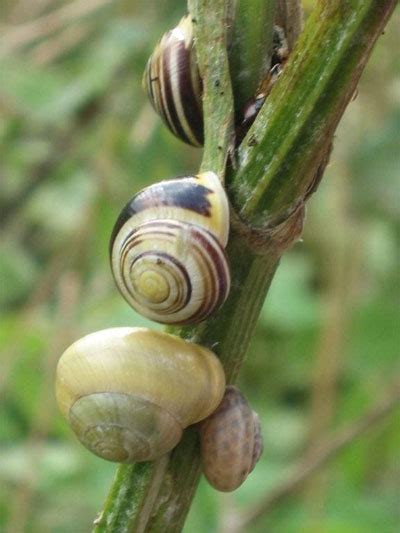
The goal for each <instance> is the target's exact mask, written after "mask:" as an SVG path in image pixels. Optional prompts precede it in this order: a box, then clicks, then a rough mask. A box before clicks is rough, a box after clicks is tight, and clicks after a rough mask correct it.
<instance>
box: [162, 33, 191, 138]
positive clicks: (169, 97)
mask: <svg viewBox="0 0 400 533" xmlns="http://www.w3.org/2000/svg"><path fill="white" fill-rule="evenodd" d="M171 54H175V55H176V56H177V58H176V60H177V64H178V68H177V69H176V70H175V71H173V70H172V69H171V62H172V58H171ZM188 62H189V52H188V50H187V49H186V48H185V47H184V46H182V44H181V43H178V44H177V45H176V46H175V49H172V46H169V47H165V49H164V50H163V54H162V70H161V76H162V80H163V82H164V90H165V93H164V94H165V100H164V101H163V102H162V104H163V107H164V108H165V109H167V110H168V114H169V117H170V120H169V121H168V123H169V126H170V129H171V130H172V131H173V133H175V135H176V136H177V137H179V138H180V139H182V140H183V141H184V142H186V143H188V144H193V143H192V142H191V140H190V139H189V137H188V136H187V134H186V132H185V130H184V128H183V127H182V125H181V121H180V119H179V116H178V112H177V109H176V104H175V101H174V96H173V90H172V83H173V80H174V76H176V77H177V78H178V79H177V81H176V83H177V85H178V87H179V84H180V79H179V74H180V73H179V65H180V64H182V65H185V63H186V64H188Z"/></svg>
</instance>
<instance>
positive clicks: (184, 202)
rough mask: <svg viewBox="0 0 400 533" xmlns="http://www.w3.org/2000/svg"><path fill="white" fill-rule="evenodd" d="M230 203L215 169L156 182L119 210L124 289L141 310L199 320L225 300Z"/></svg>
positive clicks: (119, 277)
mask: <svg viewBox="0 0 400 533" xmlns="http://www.w3.org/2000/svg"><path fill="white" fill-rule="evenodd" d="M228 233H229V205H228V199H227V196H226V193H225V191H224V188H223V186H222V184H221V182H220V180H219V178H218V176H217V175H216V174H215V173H214V172H204V173H202V174H199V175H197V176H185V177H182V178H180V179H173V180H166V181H162V182H160V183H155V184H154V185H151V186H150V187H147V188H145V189H143V190H142V191H140V192H139V193H137V194H136V195H135V196H134V197H133V198H132V199H131V200H130V201H129V202H128V204H127V205H126V206H125V208H124V209H123V210H122V212H121V214H120V216H119V217H118V219H117V221H116V223H115V226H114V229H113V232H112V236H111V241H110V259H111V269H112V273H113V276H114V279H115V282H116V285H117V287H118V289H119V290H120V292H121V294H122V295H123V297H124V298H125V299H126V300H127V302H128V303H129V304H130V305H131V306H132V307H133V308H134V309H135V310H136V311H137V312H138V313H140V314H142V315H143V316H146V317H147V318H150V319H151V320H155V321H157V322H161V323H163V324H195V323H198V322H201V321H202V320H204V319H205V318H207V317H208V316H209V315H210V314H211V313H212V312H214V311H216V310H217V309H218V308H219V307H220V306H221V305H222V304H223V303H224V301H225V300H226V298H227V296H228V293H229V289H230V273H229V265H228V261H227V258H226V255H225V251H224V246H225V245H226V243H227V240H228Z"/></svg>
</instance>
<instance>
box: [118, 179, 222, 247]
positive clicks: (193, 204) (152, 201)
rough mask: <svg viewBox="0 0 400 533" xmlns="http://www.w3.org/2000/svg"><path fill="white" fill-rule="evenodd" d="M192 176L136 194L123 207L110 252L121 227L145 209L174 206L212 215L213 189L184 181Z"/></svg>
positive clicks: (206, 215)
mask: <svg viewBox="0 0 400 533" xmlns="http://www.w3.org/2000/svg"><path fill="white" fill-rule="evenodd" d="M191 177H193V178H195V176H178V177H177V178H176V179H175V180H166V181H163V182H160V183H155V184H154V185H150V186H149V187H146V188H145V189H143V190H141V191H140V192H138V193H137V194H135V195H134V196H133V197H132V198H131V199H130V200H129V202H128V203H127V204H126V205H125V207H124V208H123V209H122V211H121V213H120V215H119V216H118V218H117V221H116V222H115V224H114V228H113V230H112V233H111V238H110V254H111V253H112V247H113V245H114V241H115V239H116V237H117V235H118V233H119V231H120V229H121V228H122V227H123V226H124V225H125V223H126V222H127V221H128V220H129V219H130V218H131V217H133V216H134V215H135V214H137V213H140V212H141V211H144V210H145V209H153V208H155V207H157V206H160V205H162V206H173V207H181V208H182V209H187V210H189V211H193V212H194V213H198V214H199V215H203V216H205V217H211V211H210V209H211V203H210V201H209V199H208V196H209V195H210V194H212V193H213V191H212V190H211V189H209V188H207V187H205V186H204V185H200V184H197V183H195V182H192V181H191V182H185V181H183V180H184V179H185V178H191ZM156 216H157V215H156V213H155V217H156Z"/></svg>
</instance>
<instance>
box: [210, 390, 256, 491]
mask: <svg viewBox="0 0 400 533" xmlns="http://www.w3.org/2000/svg"><path fill="white" fill-rule="evenodd" d="M200 450H201V457H202V463H203V471H204V474H205V476H206V478H207V480H208V482H209V483H210V485H212V486H213V487H214V488H216V489H217V490H220V491H223V492H230V491H232V490H235V489H237V488H238V487H239V486H240V485H241V484H242V483H243V482H244V480H245V479H246V478H247V476H248V475H249V473H250V472H251V471H252V470H253V468H254V467H255V465H256V463H257V461H258V459H259V458H260V456H261V454H262V451H263V444H262V435H261V427H260V422H259V419H258V415H257V414H256V413H255V412H254V411H252V410H251V408H250V406H249V404H248V403H247V400H246V399H245V398H244V396H243V395H242V394H241V392H240V391H239V389H237V388H236V387H234V386H229V387H227V388H226V392H225V395H224V397H223V399H222V401H221V403H220V404H219V406H218V407H217V409H216V410H215V411H214V412H213V413H212V414H211V415H210V416H209V417H208V418H206V419H205V420H203V422H201V423H200Z"/></svg>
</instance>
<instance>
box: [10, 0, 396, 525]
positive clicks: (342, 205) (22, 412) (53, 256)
mask: <svg viewBox="0 0 400 533" xmlns="http://www.w3.org/2000/svg"><path fill="white" fill-rule="evenodd" d="M305 4H306V8H307V9H308V10H310V9H312V5H313V2H312V1H308V2H305ZM0 9H1V21H0V45H1V51H0V72H1V80H0V113H1V120H0V146H1V155H0V159H1V181H0V195H1V200H0V220H1V250H0V252H1V261H0V279H1V287H0V306H1V311H2V318H1V324H0V338H1V352H0V398H1V403H0V444H1V447H0V486H1V491H0V531H7V532H12V533H15V532H19V531H27V532H54V531H56V532H60V533H61V532H84V531H89V530H90V526H91V523H92V520H93V519H94V517H95V515H96V513H97V512H98V511H99V510H100V508H101V506H102V502H103V500H104V497H105V495H106V493H107V490H108V488H109V486H110V483H111V480H112V478H113V474H114V471H115V466H114V465H113V464H111V463H106V462H105V461H102V460H100V459H97V458H96V457H94V456H92V455H91V454H90V453H89V452H87V451H86V450H85V449H83V448H82V447H81V446H80V445H79V444H78V443H77V441H76V440H75V439H74V437H73V435H72V434H71V431H70V430H69V429H68V427H67V425H66V423H65V422H64V420H63V419H62V418H61V416H60V415H59V414H58V411H57V408H56V406H55V400H54V394H53V377H54V369H55V365H56V363H57V360H58V358H59V356H60V355H61V353H62V352H63V350H64V349H65V348H66V347H67V346H68V345H69V344H70V343H71V342H72V341H74V340H76V339H78V338H79V337H81V336H83V335H84V334H86V333H89V332H92V331H95V330H99V329H103V328H107V327H111V326H126V325H144V324H146V325H149V326H150V327H157V326H155V325H154V324H150V323H148V322H146V321H145V320H144V319H143V318H141V317H140V316H138V315H136V314H135V313H134V312H133V311H132V310H131V309H130V308H129V307H128V305H127V304H126V303H125V301H124V300H123V299H122V298H121V297H120V296H119V293H118V292H117V290H116V288H115V286H114V284H113V281H112V278H111V274H110V270H109V265H108V249H107V248H108V239H109V235H110V231H111V228H112V226H113V223H114V221H115V218H116V216H117V215H118V213H119V211H120V209H121V207H122V206H123V205H124V204H125V202H126V201H127V200H128V199H129V198H130V197H131V196H132V194H133V193H134V192H135V191H137V190H139V189H140V188H142V187H143V186H144V185H146V184H149V183H152V182H154V181H158V180H160V179H163V178H168V177H173V176H175V175H179V174H184V173H188V172H194V171H196V169H197V167H198V164H199V160H200V156H201V151H198V150H196V149H192V148H189V147H187V146H185V145H183V144H181V143H180V142H179V141H178V140H176V139H175V138H174V137H172V135H171V134H170V133H169V132H168V131H167V130H166V129H165V128H164V127H163V125H162V124H161V122H160V120H159V119H158V118H157V117H156V115H155V114H154V113H153V111H152V109H151V108H150V106H149V104H148V103H147V101H146V99H145V96H144V93H143V91H142V87H141V75H142V71H143V68H144V65H145V62H146V59H147V57H148V56H149V54H150V52H151V50H152V48H153V47H154V45H155V43H156V41H157V40H158V38H159V37H160V36H161V34H162V33H163V32H164V31H166V30H167V29H169V28H170V27H172V26H173V25H174V23H175V22H176V21H178V20H179V18H180V17H181V16H182V14H183V13H184V12H185V10H186V4H185V2H184V1H182V0H180V1H177V0H168V1H167V0H164V1H162V2H155V1H154V2H151V1H149V0H146V1H144V0H129V1H124V0H121V1H110V0H74V1H71V2H65V1H62V0H17V1H13V0H1V7H0ZM399 22H400V17H399V13H398V12H397V14H395V16H394V18H393V19H392V20H391V22H390V23H389V25H388V27H387V30H386V32H385V34H384V35H383V36H382V37H381V39H380V40H379V42H378V45H377V46H376V48H375V50H374V53H373V55H372V58H371V61H370V63H369V65H368V67H367V69H366V71H365V73H364V75H363V77H362V80H361V83H360V85H359V89H358V93H357V95H356V97H355V98H354V100H353V101H352V102H351V103H350V105H349V107H348V110H347V111H346V114H345V117H344V119H343V121H342V123H341V125H340V127H339V129H338V131H337V134H336V139H335V147H334V152H333V154H332V157H331V162H330V165H329V167H328V169H327V172H326V175H325V177H324V180H323V182H322V185H321V186H320V188H319V190H318V193H317V194H316V195H314V196H313V198H312V199H311V201H310V202H309V209H308V216H307V220H306V225H305V231H304V235H303V241H302V242H301V243H298V244H296V246H294V248H293V249H292V250H290V252H288V253H287V254H286V255H285V257H284V258H283V260H282V262H281V265H280V268H279V270H278V272H277V275H276V278H275V280H274V282H273V286H272V288H271V291H270V294H269V298H268V302H267V303H266V305H265V307H264V309H263V311H262V315H261V317H260V320H259V324H258V328H257V334H256V336H255V337H254V340H253V343H252V346H251V349H250V351H249V354H248V358H247V361H246V364H245V365H244V367H243V370H242V373H241V378H240V385H241V387H242V389H243V391H244V392H245V394H246V395H247V396H248V397H249V399H250V400H251V403H252V405H253V407H254V408H255V409H256V410H257V411H258V412H259V414H260V417H261V420H262V424H263V432H264V440H265V452H264V455H263V457H262V460H261V461H260V463H259V465H258V466H257V468H256V469H255V471H254V472H253V473H252V474H251V476H250V477H249V478H248V480H247V481H246V483H245V484H244V486H243V487H242V488H240V489H239V490H238V491H236V492H235V493H233V494H228V495H226V494H219V493H217V492H215V491H214V490H213V489H211V488H210V487H209V486H208V485H207V484H206V482H204V481H202V482H201V484H200V488H199V491H198V494H197V497H196V500H195V502H194V505H193V508H192V510H191V512H190V515H189V518H188V521H187V526H186V528H185V531H187V532H189V531H190V532H199V533H201V532H209V531H219V532H229V531H230V524H232V523H233V522H232V521H234V519H235V514H236V513H237V512H238V511H239V510H242V509H243V510H244V509H246V508H248V506H249V505H250V504H251V503H254V502H256V501H258V499H259V498H260V497H261V496H262V495H264V494H266V493H267V492H268V491H269V490H271V489H272V488H273V487H274V486H276V484H277V483H279V482H280V481H281V480H283V479H286V477H287V475H289V474H290V472H291V469H292V467H293V465H295V464H297V462H298V461H299V460H300V458H302V457H310V456H311V457H312V455H313V453H315V450H316V447H317V446H318V444H319V443H320V441H321V439H323V438H324V437H326V435H327V434H330V432H331V431H333V430H335V429H336V428H340V427H342V426H343V425H344V424H347V423H351V422H352V421H353V420H355V419H357V418H358V417H359V416H361V415H362V413H364V412H365V411H366V410H367V409H368V408H369V407H370V406H371V405H373V404H374V403H375V402H376V401H377V399H379V398H380V397H382V396H383V395H384V393H385V392H386V391H387V390H389V388H390V385H391V384H392V383H393V381H394V379H395V377H396V375H397V376H399V374H400V372H399V370H400V367H399V359H398V353H399V344H400V342H399V341H400V333H399V329H400V328H399V270H398V267H399V262H398V251H399V248H398V241H397V237H398V230H399V209H400V198H399V185H398V182H397V183H396V181H395V180H396V178H398V174H399V167H400V165H399V163H400V159H399V144H398V142H397V143H396V140H397V141H398V134H399V115H400V111H399V101H400V77H399V55H398V53H397V52H396V50H398V40H397V39H398V35H397V34H398V31H397V33H396V25H397V28H398V24H399ZM396 135H397V139H396ZM399 454H400V416H399V412H397V413H395V414H394V415H392V416H390V417H388V418H387V419H386V420H385V421H384V422H383V423H381V424H380V425H379V426H377V427H376V428H374V429H372V430H371V431H370V432H369V433H368V434H367V435H365V436H363V437H361V438H360V439H358V440H357V441H355V442H354V443H352V444H351V446H349V447H348V448H346V450H345V451H344V452H343V453H341V454H340V455H339V456H338V458H337V459H335V460H333V461H332V462H330V463H329V465H328V466H327V467H326V468H325V469H324V470H323V471H322V472H321V473H319V474H318V475H317V476H314V477H313V478H312V480H310V481H309V482H308V483H307V484H306V486H305V487H304V488H303V489H302V490H299V491H297V492H296V494H295V495H294V496H293V497H291V498H287V499H285V500H283V501H282V502H281V503H280V504H279V505H278V506H276V507H275V508H274V509H273V510H272V511H271V512H269V514H268V515H266V516H265V518H264V519H263V520H261V521H260V522H259V523H258V524H257V525H256V526H251V528H249V531H254V532H258V531H260V532H262V531H266V530H268V531H273V532H282V533H283V532H285V533H286V532H298V531H301V532H317V531H321V532H335V533H336V532H338V533H339V532H340V533H347V532H349V533H357V532H360V533H369V532H371V533H375V532H378V531H379V532H380V533H386V532H393V533H394V532H395V531H399V529H398V527H399V524H400V513H399V501H400V485H399V479H400V455H399Z"/></svg>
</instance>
